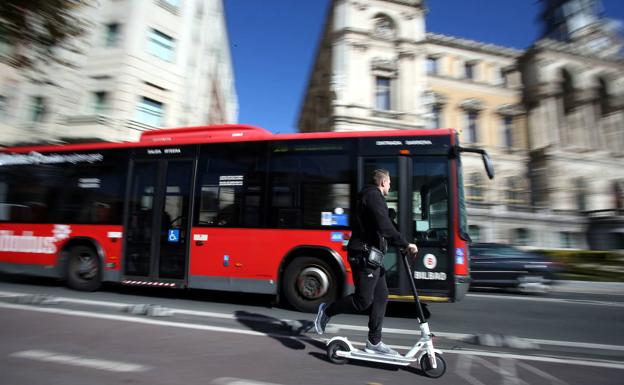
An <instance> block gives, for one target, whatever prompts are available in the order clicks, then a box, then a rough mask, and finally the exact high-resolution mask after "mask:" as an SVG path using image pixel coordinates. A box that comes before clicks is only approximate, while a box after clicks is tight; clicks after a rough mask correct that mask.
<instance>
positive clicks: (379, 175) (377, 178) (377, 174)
mask: <svg viewBox="0 0 624 385" xmlns="http://www.w3.org/2000/svg"><path fill="white" fill-rule="evenodd" d="M386 179H390V171H388V170H386V169H383V168H378V169H377V170H375V171H373V175H372V180H371V182H373V184H374V185H375V186H381V182H383V181H384V180H386Z"/></svg>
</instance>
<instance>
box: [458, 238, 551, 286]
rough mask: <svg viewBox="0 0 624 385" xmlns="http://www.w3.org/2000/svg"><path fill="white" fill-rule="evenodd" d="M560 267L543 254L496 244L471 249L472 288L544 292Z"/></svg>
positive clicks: (478, 245) (478, 244)
mask: <svg viewBox="0 0 624 385" xmlns="http://www.w3.org/2000/svg"><path fill="white" fill-rule="evenodd" d="M560 271H561V266H560V264H559V263H557V262H553V261H551V260H550V259H548V258H547V257H545V256H543V255H539V254H536V253H531V252H527V251H523V250H521V249H518V248H516V247H513V246H508V245H503V244H496V243H475V244H473V245H471V246H470V276H471V283H470V286H471V287H497V288H514V289H518V290H520V291H522V292H538V293H539V292H541V293H543V292H546V291H548V290H549V289H550V286H551V284H552V282H553V279H554V277H555V275H556V274H557V273H558V272H560Z"/></svg>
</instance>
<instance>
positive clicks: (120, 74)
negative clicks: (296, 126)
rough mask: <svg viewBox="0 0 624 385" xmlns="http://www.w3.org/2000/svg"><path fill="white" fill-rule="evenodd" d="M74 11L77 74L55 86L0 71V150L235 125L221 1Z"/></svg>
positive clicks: (111, 0)
mask: <svg viewBox="0 0 624 385" xmlns="http://www.w3.org/2000/svg"><path fill="white" fill-rule="evenodd" d="M92 3H93V6H89V7H82V8H81V9H80V10H79V12H80V14H79V15H78V16H79V17H81V18H83V19H85V20H88V22H89V23H88V28H87V31H86V32H85V33H84V34H83V35H82V36H80V37H79V38H77V39H76V41H75V44H76V45H77V46H78V47H79V48H80V50H81V53H80V54H75V53H71V52H62V53H61V54H62V55H63V58H64V59H67V60H69V61H70V62H72V63H73V64H74V65H75V66H76V67H75V68H70V67H64V66H58V65H48V66H42V67H41V68H42V69H43V70H44V73H45V74H46V76H47V78H48V79H52V80H53V83H54V84H38V83H35V82H33V81H31V80H30V79H28V78H27V77H25V76H24V73H23V72H22V71H17V70H15V69H12V68H8V67H6V66H4V65H2V64H0V65H2V66H3V67H2V68H0V73H1V75H0V144H3V145H11V144H18V143H35V142H55V141H56V142H73V141H86V140H105V141H126V140H136V139H137V138H138V137H139V135H140V133H141V132H142V131H145V130H151V129H154V128H158V127H176V126H189V125H203V124H216V123H234V122H236V121H237V115H238V101H237V95H236V90H235V88H234V73H233V68H232V60H231V55H230V50H229V41H228V36H227V29H226V25H225V17H224V10H223V3H222V1H221V0H184V1H180V0H145V1H138V0H100V1H96V2H92Z"/></svg>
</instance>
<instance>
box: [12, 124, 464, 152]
mask: <svg viewBox="0 0 624 385" xmlns="http://www.w3.org/2000/svg"><path fill="white" fill-rule="evenodd" d="M455 132H456V131H455V130H454V129H450V128H440V129H414V130H387V131H339V132H335V131H328V132H314V133H293V134H273V133H271V132H270V131H268V130H265V129H264V128H260V127H256V126H251V125H245V124H224V125H215V126H198V127H182V128H165V129H158V130H153V131H145V132H143V133H142V134H141V138H140V139H139V141H138V142H93V143H75V144H56V145H49V144H46V145H38V146H17V147H6V148H3V149H0V151H1V152H13V153H28V152H53V151H92V150H105V149H117V148H133V147H155V146H177V145H185V144H201V143H223V142H246V141H262V140H296V139H331V138H364V137H377V136H380V137H393V136H446V135H452V134H454V133H455Z"/></svg>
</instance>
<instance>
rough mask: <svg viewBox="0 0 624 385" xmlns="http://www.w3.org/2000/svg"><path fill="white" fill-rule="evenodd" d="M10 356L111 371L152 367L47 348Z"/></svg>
mask: <svg viewBox="0 0 624 385" xmlns="http://www.w3.org/2000/svg"><path fill="white" fill-rule="evenodd" d="M10 357H16V358H25V359H29V360H34V361H41V362H53V363H56V364H62V365H71V366H81V367H84V368H90V369H98V370H106V371H109V372H121V373H128V372H145V371H148V370H149V369H150V367H149V366H145V365H139V364H129V363H127V362H119V361H109V360H100V359H94V358H86V357H80V356H74V355H70V354H61V353H55V352H49V351H46V350H25V351H22V352H16V353H12V354H10Z"/></svg>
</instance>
